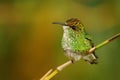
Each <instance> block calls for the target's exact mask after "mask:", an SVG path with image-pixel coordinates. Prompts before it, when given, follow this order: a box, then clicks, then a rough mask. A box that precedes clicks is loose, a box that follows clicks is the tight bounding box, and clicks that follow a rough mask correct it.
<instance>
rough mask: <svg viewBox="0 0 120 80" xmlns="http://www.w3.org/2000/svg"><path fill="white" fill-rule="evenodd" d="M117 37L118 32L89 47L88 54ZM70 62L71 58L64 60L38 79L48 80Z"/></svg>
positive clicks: (119, 35)
mask: <svg viewBox="0 0 120 80" xmlns="http://www.w3.org/2000/svg"><path fill="white" fill-rule="evenodd" d="M119 37H120V33H118V34H116V35H114V36H112V37H111V38H109V39H107V40H105V41H103V42H102V43H100V44H98V45H97V46H95V47H93V48H91V49H90V50H89V51H88V54H91V53H92V52H93V51H95V50H96V49H98V48H100V47H102V46H104V45H106V44H108V43H110V42H112V41H113V40H115V39H117V38H119ZM71 64H72V61H71V60H69V61H67V62H65V63H64V64H62V65H60V66H58V67H57V68H56V70H54V71H53V72H52V70H50V71H48V72H47V73H46V74H45V75H44V76H43V77H42V78H41V79H40V80H50V79H51V78H53V77H54V76H56V75H57V74H58V73H59V72H61V71H62V70H63V69H65V68H66V67H68V66H69V65H71Z"/></svg>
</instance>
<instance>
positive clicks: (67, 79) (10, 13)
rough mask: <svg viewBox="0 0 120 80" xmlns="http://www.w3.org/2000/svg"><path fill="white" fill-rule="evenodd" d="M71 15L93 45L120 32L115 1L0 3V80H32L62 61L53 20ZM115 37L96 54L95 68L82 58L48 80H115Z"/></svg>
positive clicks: (118, 66)
mask: <svg viewBox="0 0 120 80" xmlns="http://www.w3.org/2000/svg"><path fill="white" fill-rule="evenodd" d="M71 17H77V18H79V19H80V20H81V22H82V23H83V24H84V25H85V28H86V30H87V31H88V32H89V33H90V34H91V35H92V36H93V39H94V43H95V44H96V45H97V44H99V43H100V42H102V41H104V40H105V39H107V38H109V37H111V36H113V35H114V34H116V33H119V32H120V0H0V80H38V79H39V78H40V77H41V76H43V75H44V74H45V73H46V72H47V71H48V70H49V69H50V68H55V67H56V66H58V65H60V64H62V63H64V62H66V61H67V60H68V59H67V58H66V57H65V56H64V55H63V51H62V48H61V38H62V33H63V31H62V28H61V27H60V26H56V25H53V24H52V22H54V21H61V22H64V21H65V20H67V19H69V18H71ZM119 46H120V39H117V40H115V41H114V42H112V43H110V44H108V45H106V46H104V47H102V48H101V49H99V50H97V51H96V53H97V54H98V56H99V64H97V65H89V64H88V63H86V62H84V61H83V60H81V61H79V62H77V63H76V64H73V65H71V66H69V67H68V68H67V69H65V70H63V72H61V73H60V74H59V75H57V76H56V77H54V78H53V80H119V79H120V76H119V74H120V63H119V61H120V58H119V56H120V54H119V53H120V50H119Z"/></svg>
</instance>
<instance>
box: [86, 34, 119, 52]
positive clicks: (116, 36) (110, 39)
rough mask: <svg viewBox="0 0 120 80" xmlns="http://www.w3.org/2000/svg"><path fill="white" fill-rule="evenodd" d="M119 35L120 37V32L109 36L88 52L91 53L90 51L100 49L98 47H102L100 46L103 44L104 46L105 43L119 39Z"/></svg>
mask: <svg viewBox="0 0 120 80" xmlns="http://www.w3.org/2000/svg"><path fill="white" fill-rule="evenodd" d="M118 37H120V33H118V34H116V35H114V36H112V37H111V38H109V39H107V40H105V41H103V42H102V43H100V44H98V45H97V46H95V47H93V48H91V49H90V50H89V52H88V54H90V53H92V52H93V51H95V50H96V49H98V48H100V47H102V46H104V45H106V44H108V43H110V42H112V41H113V40H115V39H117V38H118Z"/></svg>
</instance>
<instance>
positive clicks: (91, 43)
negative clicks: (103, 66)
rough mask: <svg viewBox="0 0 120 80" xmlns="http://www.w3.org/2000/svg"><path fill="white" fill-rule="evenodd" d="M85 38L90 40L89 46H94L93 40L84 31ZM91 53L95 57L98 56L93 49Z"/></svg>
mask: <svg viewBox="0 0 120 80" xmlns="http://www.w3.org/2000/svg"><path fill="white" fill-rule="evenodd" d="M86 39H87V40H89V41H90V45H91V47H94V43H93V41H92V38H91V36H90V35H89V34H87V33H86ZM93 55H94V56H95V57H96V58H98V57H97V55H96V54H95V51H93Z"/></svg>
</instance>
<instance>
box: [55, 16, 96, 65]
mask: <svg viewBox="0 0 120 80" xmlns="http://www.w3.org/2000/svg"><path fill="white" fill-rule="evenodd" d="M53 24H59V25H62V28H63V37H62V48H63V51H64V54H65V55H66V56H67V57H68V58H69V59H70V60H71V61H72V62H73V63H74V62H76V61H79V60H80V59H81V58H82V59H84V60H85V61H87V62H88V63H90V64H97V63H98V62H97V58H98V57H97V56H96V54H95V52H92V54H88V51H89V50H90V49H91V48H92V47H94V44H93V42H92V39H91V36H90V35H89V34H88V33H87V32H86V30H85V27H84V25H83V24H82V23H81V21H80V20H79V19H78V18H71V19H68V20H66V22H65V23H61V22H53Z"/></svg>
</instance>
